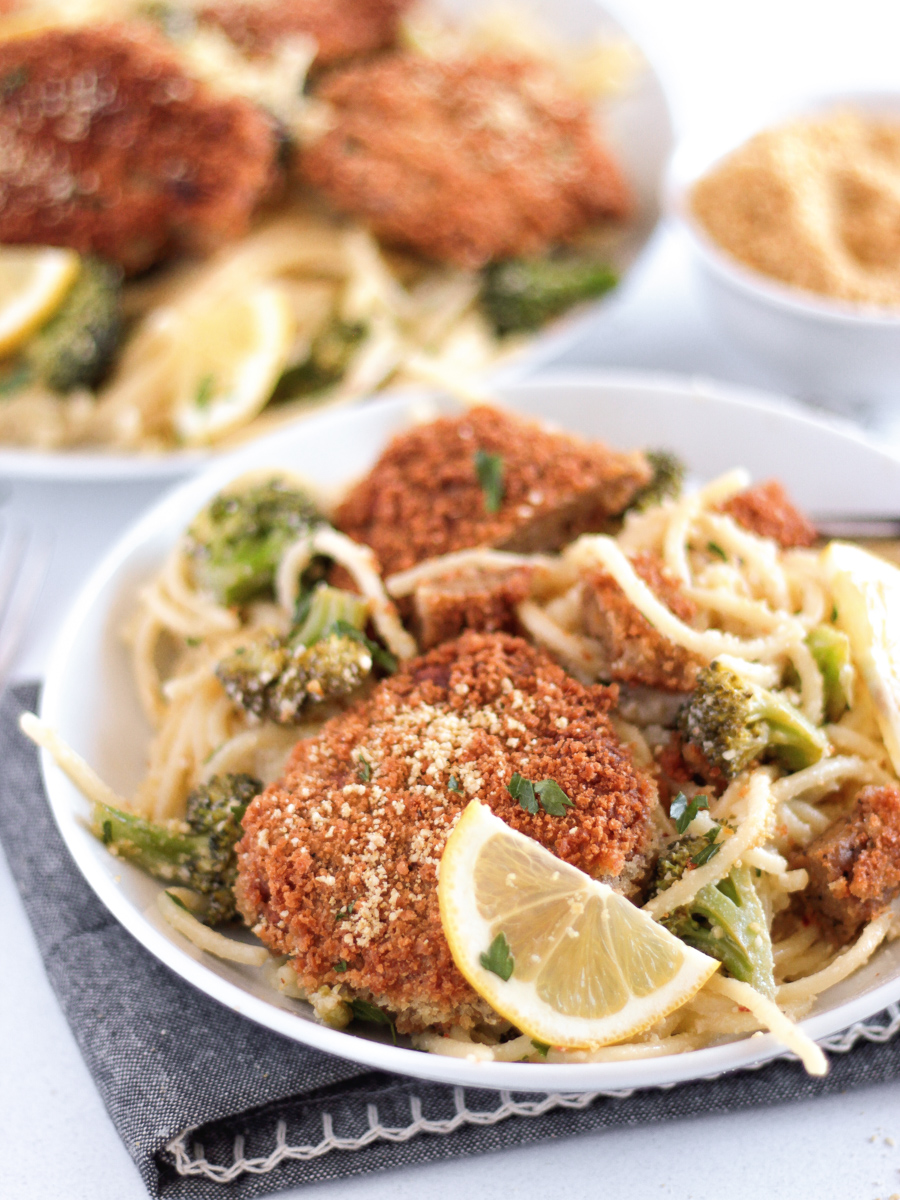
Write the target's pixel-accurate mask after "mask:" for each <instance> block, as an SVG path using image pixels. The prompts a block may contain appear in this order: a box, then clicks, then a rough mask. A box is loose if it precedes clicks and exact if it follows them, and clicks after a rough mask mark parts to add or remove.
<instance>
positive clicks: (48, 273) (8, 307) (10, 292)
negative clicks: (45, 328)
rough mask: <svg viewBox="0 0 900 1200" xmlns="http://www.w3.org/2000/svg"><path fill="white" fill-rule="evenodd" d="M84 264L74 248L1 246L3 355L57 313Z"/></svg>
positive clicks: (0, 338) (0, 334)
mask: <svg viewBox="0 0 900 1200" xmlns="http://www.w3.org/2000/svg"><path fill="white" fill-rule="evenodd" d="M80 267H81V260H80V259H79V257H78V255H77V254H76V253H75V251H74V250H60V249H57V248H55V247H52V246H2V247H0V354H9V353H10V352H11V351H12V350H15V349H17V348H18V347H19V346H20V345H21V344H22V343H23V342H24V341H26V340H27V339H28V338H29V337H30V336H31V335H32V334H33V333H35V332H36V331H37V330H38V329H39V328H40V327H41V326H42V325H43V324H44V322H45V321H47V319H48V318H49V317H51V316H52V315H53V313H54V312H55V311H56V309H57V308H58V307H59V306H60V304H61V303H62V301H63V300H64V299H65V296H66V293H67V292H68V291H69V288H70V287H71V286H72V284H73V283H74V282H75V277H76V275H77V274H78V272H79V270H80Z"/></svg>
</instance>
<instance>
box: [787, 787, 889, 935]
mask: <svg viewBox="0 0 900 1200" xmlns="http://www.w3.org/2000/svg"><path fill="white" fill-rule="evenodd" d="M791 866H792V867H804V868H805V869H806V870H807V871H808V872H809V886H808V887H807V888H806V890H805V891H804V892H803V894H802V902H803V903H804V904H805V906H806V909H807V911H808V912H809V914H810V915H811V916H813V917H814V918H815V920H816V921H817V923H818V924H819V925H820V926H821V927H822V929H823V930H824V932H825V933H826V934H827V935H828V937H830V938H831V939H832V940H833V941H834V942H836V943H837V944H838V945H842V944H844V943H846V942H849V941H851V940H852V939H853V937H854V936H855V935H856V932H857V930H858V929H859V928H860V926H862V925H863V924H864V923H865V922H866V921H870V920H871V919H872V918H873V917H876V916H877V915H878V914H879V913H880V912H882V911H883V910H884V909H885V908H887V906H888V905H889V904H890V903H891V901H892V900H894V899H895V898H896V897H897V896H898V895H900V787H897V786H896V784H890V785H887V786H884V787H866V788H863V790H862V791H861V792H860V793H859V795H858V796H857V797H856V801H855V803H854V805H853V808H852V809H851V810H850V812H849V813H848V814H847V815H846V816H844V817H841V818H839V819H838V820H837V821H835V822H834V824H833V825H830V826H829V827H828V829H826V830H825V831H824V833H822V834H820V835H819V837H817V838H816V839H815V840H814V841H812V842H810V844H809V845H808V846H807V847H806V849H805V850H803V851H800V852H798V853H797V854H795V855H794V857H793V859H792V860H791Z"/></svg>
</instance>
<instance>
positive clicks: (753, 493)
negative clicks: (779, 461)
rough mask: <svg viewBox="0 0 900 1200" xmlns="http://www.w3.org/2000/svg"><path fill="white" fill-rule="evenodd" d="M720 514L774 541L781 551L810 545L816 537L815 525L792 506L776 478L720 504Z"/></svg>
mask: <svg viewBox="0 0 900 1200" xmlns="http://www.w3.org/2000/svg"><path fill="white" fill-rule="evenodd" d="M722 511H723V512H727V513H728V514H729V516H732V517H734V519H735V521H737V523H738V525H743V527H744V528H745V529H749V530H750V532H751V533H755V534H758V535H759V537H766V538H773V539H774V540H775V541H776V542H778V544H779V545H780V546H781V547H782V549H784V550H790V549H791V548H792V547H793V546H812V545H814V544H815V541H816V538H817V537H818V536H819V535H818V533H817V532H816V527H815V525H813V523H812V521H810V520H809V518H808V517H806V516H804V514H803V513H802V512H800V510H799V509H798V508H797V507H796V506H795V505H794V504H793V502H792V501H791V498H790V497H789V496H788V494H787V492H786V491H785V490H784V488H783V487H782V485H781V484H780V483H779V482H778V480H777V479H769V480H768V481H767V482H766V483H758V484H756V485H755V486H754V487H751V488H747V490H746V491H745V492H740V493H739V494H738V495H737V496H732V498H731V499H730V500H729V501H727V502H726V503H725V504H723V505H722Z"/></svg>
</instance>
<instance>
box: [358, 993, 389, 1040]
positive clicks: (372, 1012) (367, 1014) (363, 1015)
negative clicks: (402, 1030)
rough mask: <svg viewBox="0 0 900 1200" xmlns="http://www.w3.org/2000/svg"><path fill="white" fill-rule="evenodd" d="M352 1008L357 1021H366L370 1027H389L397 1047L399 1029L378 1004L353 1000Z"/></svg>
mask: <svg viewBox="0 0 900 1200" xmlns="http://www.w3.org/2000/svg"><path fill="white" fill-rule="evenodd" d="M350 1007H351V1008H352V1009H353V1016H354V1017H355V1018H356V1020H357V1021H365V1022H367V1023H368V1024H369V1025H388V1026H390V1030H391V1038H392V1039H393V1042H394V1045H395V1046H396V1045H397V1029H396V1026H395V1025H394V1022H393V1021H392V1020H391V1018H390V1017H389V1016H388V1015H387V1013H386V1012H384V1010H383V1009H380V1008H379V1007H378V1005H377V1004H372V1003H371V1001H369V1000H351V1001H350Z"/></svg>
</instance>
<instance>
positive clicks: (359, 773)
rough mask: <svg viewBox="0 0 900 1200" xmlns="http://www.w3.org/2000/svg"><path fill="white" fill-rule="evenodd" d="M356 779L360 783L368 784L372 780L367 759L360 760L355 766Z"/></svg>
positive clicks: (370, 768)
mask: <svg viewBox="0 0 900 1200" xmlns="http://www.w3.org/2000/svg"><path fill="white" fill-rule="evenodd" d="M356 777H357V779H358V780H359V781H360V783H368V782H369V780H370V779H371V778H372V767H371V765H370V763H369V762H368V760H367V759H365V758H361V759H360V760H359V761H358V763H357V764H356Z"/></svg>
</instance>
